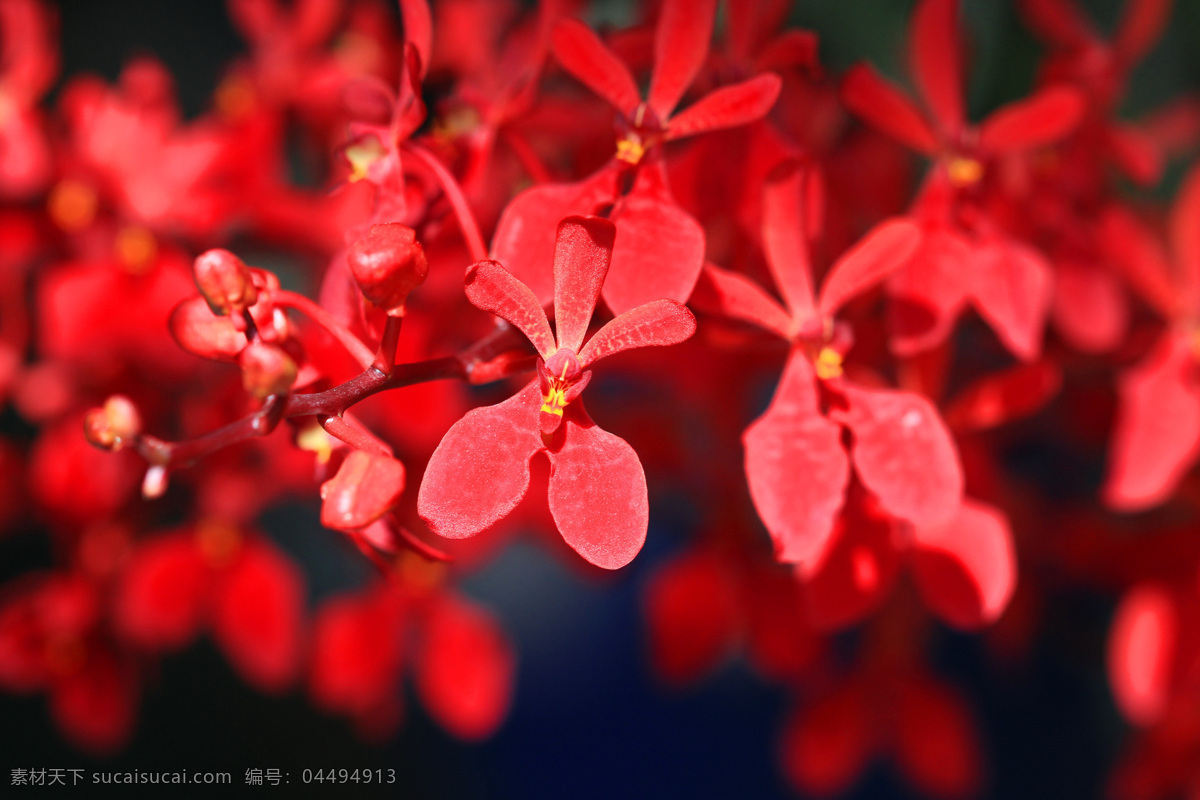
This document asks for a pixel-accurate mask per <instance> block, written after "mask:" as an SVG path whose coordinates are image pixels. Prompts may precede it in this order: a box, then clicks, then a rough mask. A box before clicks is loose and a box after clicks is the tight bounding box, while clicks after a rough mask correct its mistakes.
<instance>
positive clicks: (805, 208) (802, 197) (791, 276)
mask: <svg viewBox="0 0 1200 800" xmlns="http://www.w3.org/2000/svg"><path fill="white" fill-rule="evenodd" d="M814 178H815V173H814V171H813V170H811V169H809V168H807V167H805V166H804V165H802V164H800V163H793V164H789V165H788V166H786V167H783V168H781V169H779V170H778V171H776V172H775V173H773V174H772V175H771V177H770V178H769V179H768V180H767V185H766V188H765V189H764V191H763V251H764V252H765V254H766V257H767V266H768V267H770V269H771V276H772V277H773V278H774V279H775V284H776V286H778V287H779V291H780V293H781V294H782V295H783V299H784V302H785V303H787V307H788V311H789V312H790V313H791V315H792V318H793V319H795V320H799V321H802V320H806V319H808V318H809V317H811V316H812V314H813V313H814V311H815V309H816V299H815V298H814V296H813V287H812V262H811V261H810V260H809V255H808V241H807V239H806V237H805V231H806V230H807V228H808V221H809V219H810V218H811V217H812V216H813V215H814V214H819V213H820V210H819V209H815V208H812V206H811V205H810V204H809V202H808V201H809V200H810V199H811V198H812V194H811V192H810V191H809V189H810V185H811V182H812V181H813V179H814Z"/></svg>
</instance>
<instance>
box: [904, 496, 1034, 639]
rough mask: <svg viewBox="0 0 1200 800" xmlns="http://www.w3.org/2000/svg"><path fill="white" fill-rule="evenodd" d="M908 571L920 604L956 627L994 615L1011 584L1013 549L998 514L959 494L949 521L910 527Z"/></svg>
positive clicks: (976, 623)
mask: <svg viewBox="0 0 1200 800" xmlns="http://www.w3.org/2000/svg"><path fill="white" fill-rule="evenodd" d="M913 544H914V551H913V572H914V574H915V576H916V580H917V587H918V588H919V589H920V590H921V597H923V598H924V600H925V605H927V606H929V608H930V610H932V611H933V612H934V613H935V614H937V615H938V616H939V617H941V618H942V619H943V620H944V621H945V622H947V623H948V624H950V625H953V626H954V627H956V628H962V629H964V630H972V629H975V628H980V627H982V626H984V625H990V624H991V623H993V622H995V621H996V620H997V619H999V618H1000V615H1001V614H1003V613H1004V609H1005V608H1007V607H1008V601H1009V600H1011V599H1012V594H1013V590H1014V589H1015V588H1016V585H1017V555H1016V551H1015V549H1014V547H1013V540H1012V533H1011V532H1010V531H1009V529H1008V521H1007V520H1006V519H1005V517H1004V515H1003V514H1002V513H1000V512H999V511H997V510H996V509H994V508H992V507H991V506H988V505H985V504H983V503H978V502H975V501H973V500H963V503H962V507H961V508H960V509H959V512H958V514H957V515H955V516H954V517H953V518H952V519H951V520H950V521H948V522H945V523H942V524H940V525H935V526H928V527H917V528H916V530H915V531H914V532H913Z"/></svg>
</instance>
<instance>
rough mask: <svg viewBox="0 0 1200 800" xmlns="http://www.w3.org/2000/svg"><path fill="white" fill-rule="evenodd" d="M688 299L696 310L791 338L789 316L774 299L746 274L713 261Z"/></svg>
mask: <svg viewBox="0 0 1200 800" xmlns="http://www.w3.org/2000/svg"><path fill="white" fill-rule="evenodd" d="M690 302H691V304H692V307H693V308H695V309H698V310H700V311H705V312H708V313H710V314H720V315H722V316H726V317H731V318H733V319H740V320H743V321H745V322H749V323H750V324H751V325H757V326H759V327H761V328H766V329H767V330H769V331H771V332H772V333H775V334H778V335H779V336H781V337H782V338H784V339H788V338H790V337H791V327H792V320H791V317H789V316H788V313H787V312H786V311H784V310H783V308H781V307H780V305H779V302H778V301H777V300H776V299H775V298H773V297H771V296H770V295H769V294H767V293H766V292H765V291H763V290H762V289H761V288H759V286H758V284H756V283H754V282H753V281H751V280H750V279H749V278H747V277H746V276H744V275H739V274H738V273H736V272H730V271H729V270H725V269H721V268H720V267H717V266H714V265H713V264H705V265H704V271H703V272H702V273H700V280H699V281H697V282H696V291H694V292H692V299H691V301H690Z"/></svg>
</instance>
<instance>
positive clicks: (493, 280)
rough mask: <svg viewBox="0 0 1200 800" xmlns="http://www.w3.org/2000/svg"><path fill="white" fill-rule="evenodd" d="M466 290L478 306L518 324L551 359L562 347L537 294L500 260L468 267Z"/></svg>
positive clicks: (470, 298)
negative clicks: (557, 341) (551, 329)
mask: <svg viewBox="0 0 1200 800" xmlns="http://www.w3.org/2000/svg"><path fill="white" fill-rule="evenodd" d="M466 292H467V299H468V300H470V301H471V302H472V303H473V304H474V305H475V307H476V308H481V309H483V310H484V311H490V312H491V313H493V314H495V315H496V316H498V317H500V318H501V319H505V320H508V321H509V322H511V323H512V324H513V325H515V326H516V327H517V329H518V330H520V331H521V333H523V334H525V335H526V336H527V337H529V341H531V342H533V346H534V347H535V348H536V349H537V351H538V353H540V354H541V355H542V356H543V357H545V358H549V357H550V356H551V355H552V354H553V353H554V351H555V350H557V349H558V348H557V347H556V346H555V344H554V334H553V333H551V331H550V322H549V321H548V320H547V319H546V312H545V311H543V310H542V306H541V304H540V303H539V302H538V299H537V297H535V296H534V294H533V292H532V291H531V290H530V288H529V287H528V286H526V285H525V284H524V283H522V282H521V281H520V279H519V278H516V277H514V276H513V275H512V273H510V272H509V271H508V270H506V269H505V268H504V267H503V266H502V265H501V264H500V262H499V261H478V262H476V263H474V264H472V265H471V266H469V267H467V277H466Z"/></svg>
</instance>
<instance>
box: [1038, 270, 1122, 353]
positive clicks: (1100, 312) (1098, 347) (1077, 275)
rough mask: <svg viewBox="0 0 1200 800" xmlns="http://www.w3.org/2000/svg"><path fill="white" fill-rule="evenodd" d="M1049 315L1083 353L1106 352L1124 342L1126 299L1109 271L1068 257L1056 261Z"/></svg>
mask: <svg viewBox="0 0 1200 800" xmlns="http://www.w3.org/2000/svg"><path fill="white" fill-rule="evenodd" d="M1055 266H1056V267H1057V272H1056V273H1055V281H1054V305H1053V307H1052V308H1051V318H1052V319H1053V320H1054V324H1055V326H1056V327H1057V328H1058V332H1059V333H1060V334H1062V337H1063V338H1064V339H1066V341H1067V343H1068V344H1069V345H1071V347H1074V348H1075V349H1076V350H1080V351H1082V352H1085V353H1107V352H1109V351H1110V350H1113V349H1114V348H1116V347H1118V346H1119V345H1120V344H1121V343H1122V342H1123V341H1125V334H1126V331H1127V329H1128V327H1129V302H1128V300H1127V299H1126V295H1125V288H1124V287H1123V286H1122V285H1121V283H1120V281H1119V280H1117V278H1116V276H1115V275H1114V274H1113V273H1112V272H1111V271H1109V270H1106V269H1104V268H1103V267H1101V266H1099V265H1097V264H1089V263H1084V262H1081V261H1077V260H1075V259H1072V258H1061V259H1059V260H1058V262H1057V264H1056V265H1055Z"/></svg>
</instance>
